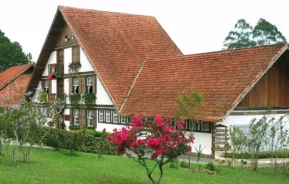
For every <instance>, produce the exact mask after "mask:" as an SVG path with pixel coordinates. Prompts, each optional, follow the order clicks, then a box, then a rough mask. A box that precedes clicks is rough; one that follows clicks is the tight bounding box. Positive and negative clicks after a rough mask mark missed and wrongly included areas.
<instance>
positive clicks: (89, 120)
mask: <svg viewBox="0 0 289 184" xmlns="http://www.w3.org/2000/svg"><path fill="white" fill-rule="evenodd" d="M86 123H87V126H88V127H92V126H93V117H92V110H87V111H86Z"/></svg>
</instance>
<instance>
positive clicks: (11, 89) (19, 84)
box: [0, 74, 32, 105]
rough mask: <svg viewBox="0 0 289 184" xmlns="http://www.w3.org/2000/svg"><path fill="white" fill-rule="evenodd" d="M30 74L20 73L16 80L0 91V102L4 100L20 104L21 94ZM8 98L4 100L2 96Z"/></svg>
mask: <svg viewBox="0 0 289 184" xmlns="http://www.w3.org/2000/svg"><path fill="white" fill-rule="evenodd" d="M31 76H32V75H31V74H22V75H20V76H19V77H18V78H17V79H16V80H14V81H13V82H11V83H10V84H9V85H7V86H6V87H5V88H4V89H2V90H1V91H0V104H1V102H4V103H6V104H9V105H15V104H20V103H21V99H22V98H23V95H24V94H25V93H26V89H27V87H28V83H29V80H30V77H31ZM7 97H8V98H10V99H9V100H5V99H3V98H6V99H7Z"/></svg>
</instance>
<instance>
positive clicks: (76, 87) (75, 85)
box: [73, 78, 79, 93]
mask: <svg viewBox="0 0 289 184" xmlns="http://www.w3.org/2000/svg"><path fill="white" fill-rule="evenodd" d="M73 93H79V81H78V78H74V79H73Z"/></svg>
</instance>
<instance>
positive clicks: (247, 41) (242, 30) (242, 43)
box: [224, 19, 256, 50]
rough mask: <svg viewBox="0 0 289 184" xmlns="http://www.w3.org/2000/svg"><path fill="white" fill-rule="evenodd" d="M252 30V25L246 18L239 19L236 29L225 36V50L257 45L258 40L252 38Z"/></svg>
mask: <svg viewBox="0 0 289 184" xmlns="http://www.w3.org/2000/svg"><path fill="white" fill-rule="evenodd" d="M252 31H253V28H252V26H251V25H250V24H249V23H247V22H246V20H245V19H240V20H238V22H237V23H236V24H235V28H234V30H233V31H230V32H229V35H228V36H227V37H226V38H225V41H224V50H227V49H239V48H247V47H253V46H255V45H256V42H255V41H254V40H252V36H253V35H252Z"/></svg>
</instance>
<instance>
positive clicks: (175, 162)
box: [169, 158, 180, 169]
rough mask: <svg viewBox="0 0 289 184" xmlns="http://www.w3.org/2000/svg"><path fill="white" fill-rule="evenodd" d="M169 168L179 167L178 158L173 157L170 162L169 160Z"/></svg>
mask: <svg viewBox="0 0 289 184" xmlns="http://www.w3.org/2000/svg"><path fill="white" fill-rule="evenodd" d="M169 168H172V169H179V168H180V161H179V159H177V158H176V159H173V160H172V161H171V162H170V165H169Z"/></svg>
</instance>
